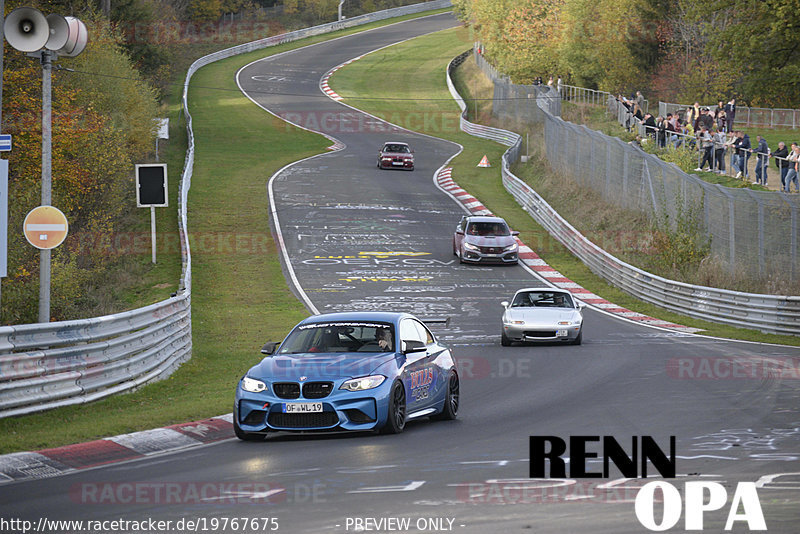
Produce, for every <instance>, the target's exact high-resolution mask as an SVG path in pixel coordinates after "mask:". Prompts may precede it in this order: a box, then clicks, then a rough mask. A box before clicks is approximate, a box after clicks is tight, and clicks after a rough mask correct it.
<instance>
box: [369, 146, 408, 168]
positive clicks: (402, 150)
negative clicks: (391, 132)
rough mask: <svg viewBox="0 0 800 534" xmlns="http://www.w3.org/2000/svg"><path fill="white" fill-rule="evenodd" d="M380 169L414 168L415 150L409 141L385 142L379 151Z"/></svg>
mask: <svg viewBox="0 0 800 534" xmlns="http://www.w3.org/2000/svg"><path fill="white" fill-rule="evenodd" d="M378 168H379V169H405V170H408V171H413V170H414V151H413V150H411V147H410V146H408V143H400V142H397V141H389V142H386V143H384V144H383V148H381V151H380V152H379V153H378Z"/></svg>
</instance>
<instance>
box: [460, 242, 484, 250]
mask: <svg viewBox="0 0 800 534" xmlns="http://www.w3.org/2000/svg"><path fill="white" fill-rule="evenodd" d="M464 248H465V249H467V250H477V251H480V250H481V249H480V247H477V246H475V245H473V244H472V243H464Z"/></svg>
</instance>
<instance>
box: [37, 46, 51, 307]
mask: <svg viewBox="0 0 800 534" xmlns="http://www.w3.org/2000/svg"><path fill="white" fill-rule="evenodd" d="M50 54H51V52H50V51H48V50H45V51H44V52H42V206H49V205H50V202H51V196H52V169H51V166H50V164H51V161H52V153H51V149H52V126H51V118H52V100H51V74H52V56H51V55H50ZM39 322H40V323H49V322H50V250H42V251H40V252H39Z"/></svg>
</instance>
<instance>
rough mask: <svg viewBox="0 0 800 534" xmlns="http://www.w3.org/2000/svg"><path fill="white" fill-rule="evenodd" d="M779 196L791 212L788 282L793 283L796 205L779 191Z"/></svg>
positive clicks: (795, 261) (795, 257) (795, 253)
mask: <svg viewBox="0 0 800 534" xmlns="http://www.w3.org/2000/svg"><path fill="white" fill-rule="evenodd" d="M778 193H780V195H781V199H782V200H783V201H784V202H785V203H786V204H787V205H788V206H789V209H790V210H791V212H792V222H791V225H792V231H791V233H790V236H791V237H790V238H789V247H790V248H789V255H790V258H791V260H790V261H791V265H790V267H789V269H790V280H792V281H794V280H795V276H796V266H795V265H796V264H797V203H795V202H792V201H791V198H790V197H789V195H787V194H786V193H784V192H783V191H779V192H778Z"/></svg>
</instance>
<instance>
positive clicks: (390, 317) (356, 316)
mask: <svg viewBox="0 0 800 534" xmlns="http://www.w3.org/2000/svg"><path fill="white" fill-rule="evenodd" d="M403 317H413V316H412V315H410V314H408V313H399V312H339V313H323V314H321V315H312V316H311V317H308V318H306V319H304V320H303V321H301V322H300V324H310V323H325V322H329V321H379V322H382V323H392V324H396V323H397V322H399V321H400V319H402V318H403Z"/></svg>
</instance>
